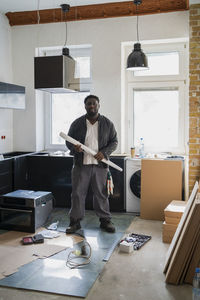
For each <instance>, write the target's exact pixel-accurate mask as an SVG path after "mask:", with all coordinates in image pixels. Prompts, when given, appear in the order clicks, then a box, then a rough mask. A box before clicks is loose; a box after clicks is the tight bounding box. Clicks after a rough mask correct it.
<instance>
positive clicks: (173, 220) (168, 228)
mask: <svg viewBox="0 0 200 300" xmlns="http://www.w3.org/2000/svg"><path fill="white" fill-rule="evenodd" d="M186 204H187V202H186V201H180V200H173V201H172V202H171V203H170V204H169V205H168V206H167V207H166V208H165V209H164V216H165V221H164V223H163V235H162V238H163V242H164V243H171V241H172V238H173V236H174V234H175V232H176V229H177V227H178V224H179V222H180V219H181V217H182V215H183V212H184V210H185V207H186Z"/></svg>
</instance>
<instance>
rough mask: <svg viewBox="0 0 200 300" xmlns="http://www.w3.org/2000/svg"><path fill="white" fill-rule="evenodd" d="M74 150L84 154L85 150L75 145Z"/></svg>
mask: <svg viewBox="0 0 200 300" xmlns="http://www.w3.org/2000/svg"><path fill="white" fill-rule="evenodd" d="M74 149H75V151H76V152H83V149H82V148H81V145H74Z"/></svg>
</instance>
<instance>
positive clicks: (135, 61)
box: [127, 0, 148, 71]
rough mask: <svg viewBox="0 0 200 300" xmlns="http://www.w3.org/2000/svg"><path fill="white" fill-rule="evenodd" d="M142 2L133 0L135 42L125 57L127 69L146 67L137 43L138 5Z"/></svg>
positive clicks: (143, 68)
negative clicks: (135, 29) (135, 18)
mask: <svg viewBox="0 0 200 300" xmlns="http://www.w3.org/2000/svg"><path fill="white" fill-rule="evenodd" d="M141 3H142V0H134V4H135V5H136V15H137V43H135V44H134V49H133V51H132V52H131V53H130V54H129V56H128V59H127V70H128V71H140V70H141V71H142V70H147V69H148V61H147V57H146V55H145V54H144V52H143V51H142V49H141V44H140V43H139V33H138V5H140V4H141Z"/></svg>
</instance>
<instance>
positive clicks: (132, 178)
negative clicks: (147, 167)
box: [125, 158, 141, 215]
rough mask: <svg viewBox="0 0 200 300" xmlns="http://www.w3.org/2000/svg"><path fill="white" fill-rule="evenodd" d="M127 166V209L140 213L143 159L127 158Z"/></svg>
mask: <svg viewBox="0 0 200 300" xmlns="http://www.w3.org/2000/svg"><path fill="white" fill-rule="evenodd" d="M125 166H126V168H125V186H126V187H125V196H126V211H127V212H133V213H135V214H137V215H139V214H140V195H141V159H140V158H126V160H125Z"/></svg>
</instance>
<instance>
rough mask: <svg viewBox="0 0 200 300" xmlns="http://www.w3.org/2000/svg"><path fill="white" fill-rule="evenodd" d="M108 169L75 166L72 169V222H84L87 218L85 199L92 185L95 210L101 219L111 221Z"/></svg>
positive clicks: (96, 166) (92, 166)
mask: <svg viewBox="0 0 200 300" xmlns="http://www.w3.org/2000/svg"><path fill="white" fill-rule="evenodd" d="M107 173H108V169H107V168H102V167H99V166H98V165H83V166H81V167H79V166H74V167H73V168H72V194H71V210H70V213H69V214H70V219H71V220H74V221H76V220H82V219H83V217H84V216H85V198H86V196H87V192H88V188H89V186H90V184H91V187H92V191H93V195H94V196H93V208H94V210H95V213H96V215H97V216H98V217H99V218H106V219H111V214H110V208H109V201H108V193H107V185H106V184H107Z"/></svg>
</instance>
